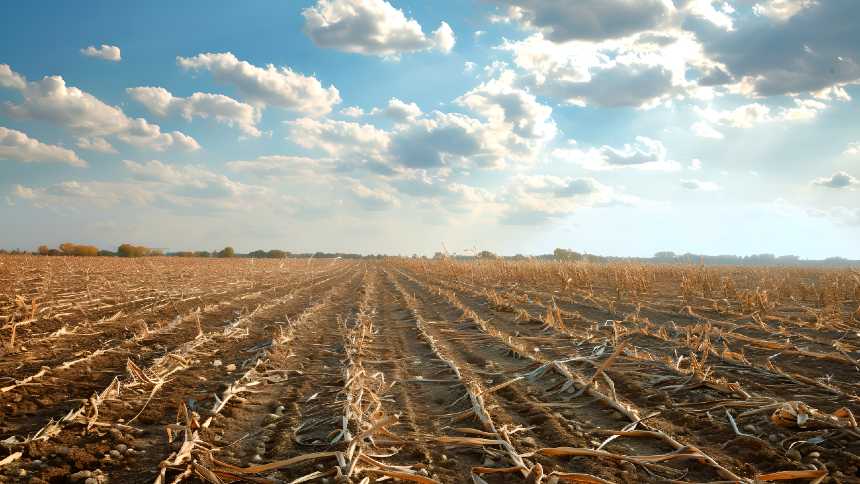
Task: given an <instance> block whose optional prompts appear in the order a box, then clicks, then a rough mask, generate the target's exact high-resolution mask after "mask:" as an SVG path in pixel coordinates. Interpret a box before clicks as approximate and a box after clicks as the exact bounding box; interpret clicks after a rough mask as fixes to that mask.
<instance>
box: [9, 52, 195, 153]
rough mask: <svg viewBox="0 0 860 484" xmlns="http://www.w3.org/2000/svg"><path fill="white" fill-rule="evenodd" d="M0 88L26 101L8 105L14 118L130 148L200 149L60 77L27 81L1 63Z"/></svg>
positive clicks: (180, 135) (178, 134)
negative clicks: (107, 139)
mask: <svg viewBox="0 0 860 484" xmlns="http://www.w3.org/2000/svg"><path fill="white" fill-rule="evenodd" d="M0 85H3V86H6V87H12V88H13V89H16V90H18V92H20V94H21V96H22V97H23V98H24V101H23V102H22V103H20V104H15V103H12V102H7V103H6V104H5V106H4V107H5V112H6V114H8V115H9V116H10V117H12V118H16V119H28V118H29V119H38V120H43V121H48V122H51V123H54V124H58V125H60V126H63V127H65V128H68V129H70V130H72V131H75V132H77V133H79V134H82V135H86V136H95V137H103V136H115V137H117V138H118V139H120V140H122V141H123V142H126V143H129V144H131V145H134V146H137V147H140V148H145V149H152V150H156V151H163V150H166V149H169V148H179V149H183V150H189V151H191V150H196V149H199V148H200V146H199V145H198V144H197V141H195V140H194V138H192V137H190V136H188V135H185V134H183V133H181V132H179V131H173V132H171V133H162V132H161V128H160V127H159V126H158V125H155V124H150V123H149V122H148V121H146V120H145V119H143V118H129V117H128V116H126V115H125V113H124V112H123V111H122V109H120V108H119V107H116V106H111V105H109V104H105V103H104V102H102V101H101V100H99V99H98V98H96V97H95V96H93V95H92V94H90V93H88V92H85V91H82V90H81V89H78V88H77V87H74V86H68V85H66V82H65V80H64V79H63V78H62V77H61V76H46V77H43V78H42V79H41V80H39V81H32V82H26V80H25V79H24V78H23V76H20V75H19V74H17V73H15V72H13V71H12V70H11V69H10V68H9V66H8V65H3V64H0Z"/></svg>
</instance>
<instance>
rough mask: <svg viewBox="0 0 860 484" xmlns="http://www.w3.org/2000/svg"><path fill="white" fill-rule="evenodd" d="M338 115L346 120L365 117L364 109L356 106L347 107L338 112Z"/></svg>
mask: <svg viewBox="0 0 860 484" xmlns="http://www.w3.org/2000/svg"><path fill="white" fill-rule="evenodd" d="M340 114H342V115H344V116H346V117H348V118H360V117H362V116H364V115H365V112H364V109H361V108H360V107H358V106H348V107H345V108H343V109H341V110H340Z"/></svg>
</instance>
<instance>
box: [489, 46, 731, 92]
mask: <svg viewBox="0 0 860 484" xmlns="http://www.w3.org/2000/svg"><path fill="white" fill-rule="evenodd" d="M501 48H502V49H504V50H508V51H511V52H512V53H513V55H514V62H515V64H516V65H517V67H518V68H519V69H520V70H521V72H522V74H521V75H520V80H519V82H521V83H522V84H524V85H526V86H529V87H530V88H531V89H532V91H533V92H535V93H537V94H541V95H544V96H548V97H552V98H555V99H559V100H561V101H562V102H564V103H567V104H573V105H579V106H586V105H598V106H636V107H653V106H655V105H657V104H659V103H660V102H662V101H665V100H668V99H671V98H672V97H679V98H682V97H697V98H709V97H712V96H713V93H712V89H711V88H708V87H705V86H700V85H698V84H697V83H696V82H693V81H691V80H689V79H687V76H688V75H689V74H690V73H691V72H697V71H704V70H713V69H715V68H716V67H718V64H716V63H714V62H713V61H711V60H710V59H708V58H707V57H706V56H705V55H704V53H703V49H702V46H701V44H700V43H699V42H698V40H697V39H696V37H695V36H694V35H692V34H690V33H687V32H680V31H668V32H654V33H642V34H637V35H634V36H631V37H628V38H624V39H617V40H606V41H603V42H588V41H579V40H572V41H569V42H565V43H556V42H553V41H551V40H549V39H546V38H544V37H543V35H541V34H536V35H532V36H531V37H529V38H527V39H525V40H522V41H519V42H505V43H504V44H503V45H502V46H501Z"/></svg>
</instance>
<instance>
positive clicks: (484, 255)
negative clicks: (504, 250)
mask: <svg viewBox="0 0 860 484" xmlns="http://www.w3.org/2000/svg"><path fill="white" fill-rule="evenodd" d="M476 257H477V258H478V259H498V258H499V256H497V255H496V254H494V253H492V252H490V251H489V250H482V251H480V252H478V255H477V256H476Z"/></svg>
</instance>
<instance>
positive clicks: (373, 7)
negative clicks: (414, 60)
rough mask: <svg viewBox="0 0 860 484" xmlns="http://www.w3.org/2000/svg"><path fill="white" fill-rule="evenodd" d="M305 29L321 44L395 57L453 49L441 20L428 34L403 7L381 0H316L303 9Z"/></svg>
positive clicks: (450, 33) (449, 33) (452, 40)
mask: <svg viewBox="0 0 860 484" xmlns="http://www.w3.org/2000/svg"><path fill="white" fill-rule="evenodd" d="M302 15H304V17H305V32H306V33H307V34H308V36H309V37H310V38H311V40H313V41H314V43H315V44H316V45H318V46H320V47H325V48H331V49H336V50H340V51H343V52H350V53H355V54H363V55H375V56H381V57H388V58H397V57H398V56H400V55H401V54H404V53H409V52H417V51H422V50H429V49H437V50H439V51H441V52H445V53H448V52H450V51H451V49H453V48H454V44H455V38H454V31H453V30H451V27H450V26H449V25H448V24H447V23H445V22H442V23H441V24H440V25H439V28H438V29H436V30H435V31H433V34H432V36H431V37H428V36H427V35H425V34H424V32H423V30H422V29H421V25H420V24H419V23H418V22H417V21H415V20H414V19H409V18H407V17H406V15H404V14H403V11H402V10H399V9H397V8H394V7H393V6H392V5H391V4H390V3H388V2H387V1H384V0H318V1H317V3H316V4H315V5H314V6H312V7H308V8H306V9H304V10H303V11H302Z"/></svg>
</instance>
